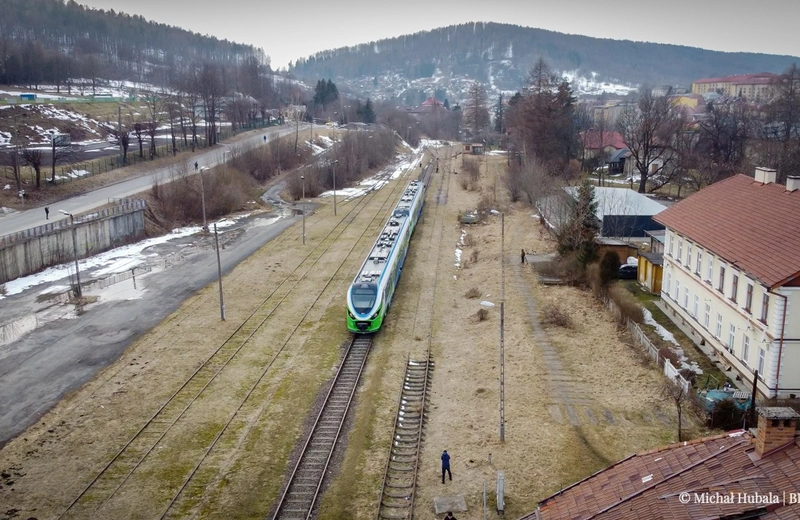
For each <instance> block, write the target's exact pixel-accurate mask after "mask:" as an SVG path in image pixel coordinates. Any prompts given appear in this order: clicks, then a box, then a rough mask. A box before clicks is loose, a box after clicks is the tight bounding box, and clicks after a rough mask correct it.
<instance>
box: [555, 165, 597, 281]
mask: <svg viewBox="0 0 800 520" xmlns="http://www.w3.org/2000/svg"><path fill="white" fill-rule="evenodd" d="M596 215H597V201H596V200H595V198H594V186H592V185H591V184H590V183H589V181H588V179H587V180H585V181H584V182H583V184H582V185H581V187H580V188H578V197H577V200H576V201H575V205H574V207H573V213H572V218H571V220H570V222H569V223H568V224H566V225H565V226H564V227H563V229H562V230H561V232H560V233H559V236H558V250H559V253H561V254H564V253H568V252H574V253H575V254H576V259H577V261H578V264H579V265H580V266H581V267H586V266H587V265H588V264H590V263H592V261H594V260H596V259H597V251H596V250H595V248H594V239H595V237H596V236H597V232H598V230H599V229H600V224H599V222H598V221H597V216H596Z"/></svg>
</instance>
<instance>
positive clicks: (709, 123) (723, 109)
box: [695, 100, 753, 189]
mask: <svg viewBox="0 0 800 520" xmlns="http://www.w3.org/2000/svg"><path fill="white" fill-rule="evenodd" d="M697 126H698V135H697V144H696V147H695V148H696V149H695V156H696V158H697V161H696V162H697V168H698V170H699V174H698V176H697V180H696V181H695V182H696V184H697V188H698V189H699V188H702V187H704V186H707V185H709V184H712V183H714V182H716V181H718V180H722V179H724V178H726V177H730V176H731V175H733V174H734V173H736V172H737V171H741V169H742V165H743V164H744V162H745V161H746V160H747V144H748V141H749V140H750V138H751V137H752V133H753V132H752V131H753V116H752V113H751V110H750V108H749V107H748V106H747V104H746V103H744V102H743V101H741V100H737V101H733V102H726V103H713V104H711V105H709V107H708V110H707V117H706V118H705V119H703V120H701V121H699V122H698V125H697Z"/></svg>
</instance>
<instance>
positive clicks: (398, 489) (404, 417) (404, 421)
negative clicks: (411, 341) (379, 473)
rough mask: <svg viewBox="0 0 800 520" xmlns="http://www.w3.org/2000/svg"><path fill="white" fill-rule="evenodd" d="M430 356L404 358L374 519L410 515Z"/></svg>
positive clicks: (399, 517)
mask: <svg viewBox="0 0 800 520" xmlns="http://www.w3.org/2000/svg"><path fill="white" fill-rule="evenodd" d="M432 371H433V360H432V359H431V358H430V356H429V357H428V359H427V360H423V361H413V360H410V359H409V360H408V361H407V362H406V370H405V374H404V376H403V389H402V391H401V392H400V400H399V402H398V404H397V410H398V413H397V418H396V419H395V423H394V431H393V432H392V448H391V451H390V453H389V458H388V459H387V461H386V467H385V469H384V472H383V485H382V486H381V497H380V502H379V503H378V513H377V515H376V517H375V518H376V520H394V519H409V518H412V517H413V513H414V497H415V494H416V493H415V490H416V487H417V473H418V472H419V456H420V451H421V449H422V439H423V432H424V427H425V410H426V405H427V402H428V393H429V392H430V376H431V372H432Z"/></svg>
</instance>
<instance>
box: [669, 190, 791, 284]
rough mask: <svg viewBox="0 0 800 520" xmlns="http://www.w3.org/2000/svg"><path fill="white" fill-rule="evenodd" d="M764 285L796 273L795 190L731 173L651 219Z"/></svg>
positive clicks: (784, 280) (781, 281)
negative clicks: (729, 175) (731, 174)
mask: <svg viewBox="0 0 800 520" xmlns="http://www.w3.org/2000/svg"><path fill="white" fill-rule="evenodd" d="M654 220H655V221H656V222H660V223H661V224H663V225H664V226H666V227H667V228H670V229H672V230H674V231H676V232H677V233H679V234H681V235H683V236H685V237H688V238H689V239H691V240H692V241H694V242H696V243H698V244H699V245H700V246H701V247H703V248H706V249H708V250H710V251H711V252H712V253H714V254H715V255H717V256H719V257H721V258H722V259H724V260H725V261H726V262H728V263H731V264H733V265H735V266H736V267H738V268H739V269H741V270H743V271H745V272H747V273H748V274H750V275H751V276H753V277H755V278H756V279H758V280H760V281H761V282H763V283H764V284H766V285H767V286H769V287H775V286H777V285H780V284H782V283H785V282H786V281H787V280H788V279H790V278H791V277H793V276H795V275H797V274H798V272H800V190H796V191H794V192H789V191H786V187H785V186H783V185H782V184H775V183H771V184H762V183H760V182H756V181H755V180H753V179H752V178H751V177H747V176H746V175H735V176H733V177H731V178H729V179H726V180H724V181H721V182H717V183H715V184H712V185H711V186H709V187H707V188H705V189H702V190H700V191H699V192H697V193H695V194H693V195H691V196H690V197H688V198H687V199H685V200H682V201H681V202H678V203H677V204H675V205H674V206H671V207H670V208H668V209H667V210H665V211H663V212H661V213H659V214H658V216H656V217H654Z"/></svg>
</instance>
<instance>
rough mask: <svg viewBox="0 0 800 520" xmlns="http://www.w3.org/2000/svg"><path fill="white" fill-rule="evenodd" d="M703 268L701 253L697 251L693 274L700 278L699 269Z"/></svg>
mask: <svg viewBox="0 0 800 520" xmlns="http://www.w3.org/2000/svg"><path fill="white" fill-rule="evenodd" d="M702 266H703V252H702V251H701V250H700V249H698V250H697V263H696V264H694V274H696V275H697V276H700V269H701V268H702Z"/></svg>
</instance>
